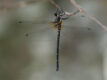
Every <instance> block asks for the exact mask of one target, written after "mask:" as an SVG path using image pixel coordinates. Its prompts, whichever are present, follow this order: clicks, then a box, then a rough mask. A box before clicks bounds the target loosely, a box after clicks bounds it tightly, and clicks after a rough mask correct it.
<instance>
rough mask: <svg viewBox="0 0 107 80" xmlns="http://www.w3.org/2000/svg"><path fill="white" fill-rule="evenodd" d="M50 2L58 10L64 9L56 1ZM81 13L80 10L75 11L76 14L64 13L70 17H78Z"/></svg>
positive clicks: (51, 0)
mask: <svg viewBox="0 0 107 80" xmlns="http://www.w3.org/2000/svg"><path fill="white" fill-rule="evenodd" d="M49 1H50V3H51V4H53V5H54V6H55V7H56V8H57V9H59V10H62V9H61V8H60V6H59V5H58V4H56V3H55V1H54V0H49ZM79 12H80V10H77V11H75V12H73V13H72V12H67V11H64V13H65V14H66V15H68V16H74V15H76V14H77V13H79Z"/></svg>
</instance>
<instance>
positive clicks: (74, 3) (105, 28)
mask: <svg viewBox="0 0 107 80" xmlns="http://www.w3.org/2000/svg"><path fill="white" fill-rule="evenodd" d="M70 1H71V3H72V4H73V5H74V6H75V7H77V8H78V9H79V10H80V12H81V13H83V14H85V15H87V16H88V17H89V18H90V19H92V20H93V21H95V22H96V23H97V24H99V25H100V26H101V27H102V28H103V29H104V30H106V31H107V27H106V26H105V25H104V24H103V23H101V22H100V21H99V20H98V19H97V18H95V17H94V16H92V15H91V14H89V13H88V12H86V11H85V10H83V9H82V8H81V6H80V5H79V4H77V3H76V1H75V0H70Z"/></svg>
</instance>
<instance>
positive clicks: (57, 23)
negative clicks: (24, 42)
mask: <svg viewBox="0 0 107 80" xmlns="http://www.w3.org/2000/svg"><path fill="white" fill-rule="evenodd" d="M54 16H55V20H54V21H52V22H48V24H49V26H52V27H53V28H54V29H55V30H57V43H56V71H59V54H60V37H61V36H60V34H61V30H62V29H63V26H65V25H63V26H62V23H63V21H64V20H67V19H69V16H68V15H65V14H64V12H63V10H58V9H57V10H56V12H55V13H54ZM81 17H84V16H81ZM18 23H19V24H24V23H28V22H24V21H18ZM46 23H47V22H41V23H35V22H34V23H31V24H43V25H44V24H46ZM48 24H47V25H48ZM49 29H50V27H49ZM43 30H44V29H43ZM46 30H47V29H46ZM88 30H90V28H88ZM33 33H35V31H34V32H29V33H25V36H26V37H29V36H30V35H31V34H33Z"/></svg>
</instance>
